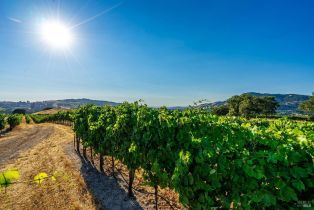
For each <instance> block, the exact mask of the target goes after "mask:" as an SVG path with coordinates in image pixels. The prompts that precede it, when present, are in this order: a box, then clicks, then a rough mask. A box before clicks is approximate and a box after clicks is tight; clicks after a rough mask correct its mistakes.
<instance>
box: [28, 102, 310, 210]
mask: <svg viewBox="0 0 314 210" xmlns="http://www.w3.org/2000/svg"><path fill="white" fill-rule="evenodd" d="M33 119H34V121H37V122H41V121H60V120H61V121H65V120H66V121H72V122H73V128H74V132H75V135H76V140H77V145H78V144H79V143H81V144H83V146H84V148H87V147H90V148H92V149H93V151H94V152H95V153H98V154H99V155H100V156H105V155H106V156H112V157H113V158H115V159H118V160H120V161H121V162H123V164H125V165H126V166H127V168H128V170H129V173H130V180H129V186H130V187H129V195H130V196H132V182H133V180H132V179H133V178H134V172H135V170H137V169H141V171H142V172H143V176H144V179H145V181H146V183H147V184H148V185H151V186H153V187H154V188H155V190H156V194H157V190H158V187H160V188H165V187H169V188H171V189H173V190H175V191H176V192H177V193H178V194H179V196H180V202H181V203H182V204H183V205H184V206H185V207H187V208H189V209H210V208H211V207H220V208H230V207H231V206H233V208H241V209H265V208H266V209H288V208H291V207H294V208H298V207H300V205H301V204H303V203H304V202H309V203H312V205H313V198H314V195H313V192H314V183H313V182H314V176H313V154H314V146H313V140H314V124H313V123H309V122H296V121H290V120H286V119H279V120H261V119H251V120H247V119H244V118H234V117H217V116H214V115H211V114H209V113H208V112H207V111H204V110H200V109H187V110H184V111H170V110H167V109H166V108H160V109H154V108H149V107H147V106H146V105H139V104H138V103H123V104H121V105H119V106H116V107H111V106H103V107H98V106H94V105H86V106H82V107H81V108H79V109H78V110H76V111H74V112H73V113H68V112H61V113H58V114H55V115H49V116H33ZM100 161H103V159H102V158H100Z"/></svg>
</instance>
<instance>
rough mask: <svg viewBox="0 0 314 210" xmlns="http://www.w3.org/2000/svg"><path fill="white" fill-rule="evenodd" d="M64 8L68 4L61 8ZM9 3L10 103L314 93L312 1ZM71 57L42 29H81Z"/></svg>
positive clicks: (3, 7)
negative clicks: (42, 23) (52, 45)
mask: <svg viewBox="0 0 314 210" xmlns="http://www.w3.org/2000/svg"><path fill="white" fill-rule="evenodd" d="M59 1H60V5H59ZM119 3H120V1H113V0H106V1H94V0H90V1H87V0H75V1H66V0H42V1H41V0H34V1H23V0H20V1H18V0H1V1H0V101H1V100H14V101H18V100H31V101H35V100H47V99H62V98H82V97H85V98H93V99H102V100H112V101H124V100H129V101H133V100H137V99H144V101H145V102H146V103H148V104H149V105H153V106H155V105H187V104H192V103H193V101H196V100H198V99H209V100H210V101H216V100H222V99H225V98H227V97H229V96H231V95H234V94H240V93H243V92H248V91H256V92H270V93H299V94H311V92H312V91H314V27H313V26H314V12H313V10H314V2H313V1H312V0H308V1H305V0H300V1H294V0H293V1H292V0H291V1H289V0H278V1H271V0H260V1H254V0H243V1H233V0H229V1H225V0H219V1H217V0H215V1H210V0H204V1H198V0H193V1H192V0H189V1H186V0H158V1H157V0H156V1H147V0H141V1H140V0H125V1H122V3H121V4H119ZM117 4H119V5H118V6H117V7H115V8H114V9H112V10H110V11H108V12H106V13H105V14H103V15H101V16H98V17H97V18H96V19H93V20H92V21H89V22H86V23H85V24H82V25H80V26H78V27H76V28H74V29H73V34H74V35H75V41H74V43H73V45H72V47H71V48H70V51H71V53H69V52H62V51H52V50H51V49H49V48H48V47H47V46H44V45H43V44H42V43H40V41H39V37H38V34H36V31H37V28H36V27H38V24H37V23H38V21H39V20H40V19H42V18H50V19H53V18H55V17H56V14H57V11H58V7H59V8H60V10H59V14H60V19H62V21H64V22H66V23H68V24H70V25H75V24H78V23H80V22H82V21H84V20H86V19H87V20H88V19H89V18H90V17H92V16H94V15H97V14H99V13H101V12H102V11H105V10H107V9H109V8H111V7H112V6H114V5H117Z"/></svg>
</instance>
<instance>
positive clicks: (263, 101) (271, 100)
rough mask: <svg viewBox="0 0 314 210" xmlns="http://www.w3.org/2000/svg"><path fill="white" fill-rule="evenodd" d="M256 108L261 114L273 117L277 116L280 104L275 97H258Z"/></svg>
mask: <svg viewBox="0 0 314 210" xmlns="http://www.w3.org/2000/svg"><path fill="white" fill-rule="evenodd" d="M256 100H257V103H256V106H257V108H258V110H259V111H260V114H264V115H272V114H276V110H277V108H278V107H279V103H278V102H277V101H276V99H275V97H273V96H263V97H256Z"/></svg>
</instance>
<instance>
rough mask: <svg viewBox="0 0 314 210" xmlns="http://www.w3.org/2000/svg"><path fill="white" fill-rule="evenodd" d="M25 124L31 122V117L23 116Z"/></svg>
mask: <svg viewBox="0 0 314 210" xmlns="http://www.w3.org/2000/svg"><path fill="white" fill-rule="evenodd" d="M25 120H26V123H27V124H29V123H30V122H31V117H30V116H29V115H25Z"/></svg>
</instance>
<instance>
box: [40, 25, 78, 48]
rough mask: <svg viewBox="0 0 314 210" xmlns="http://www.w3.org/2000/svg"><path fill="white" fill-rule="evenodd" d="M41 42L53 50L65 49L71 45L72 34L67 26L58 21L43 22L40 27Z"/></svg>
mask: <svg viewBox="0 0 314 210" xmlns="http://www.w3.org/2000/svg"><path fill="white" fill-rule="evenodd" d="M40 35H41V39H42V41H43V42H45V43H46V44H47V45H48V46H49V47H51V48H54V49H67V48H69V47H70V46H71V45H72V43H73V34H72V31H71V29H70V27H69V26H67V25H66V24H64V23H62V22H61V21H58V20H45V21H43V22H42V23H41V25H40Z"/></svg>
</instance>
